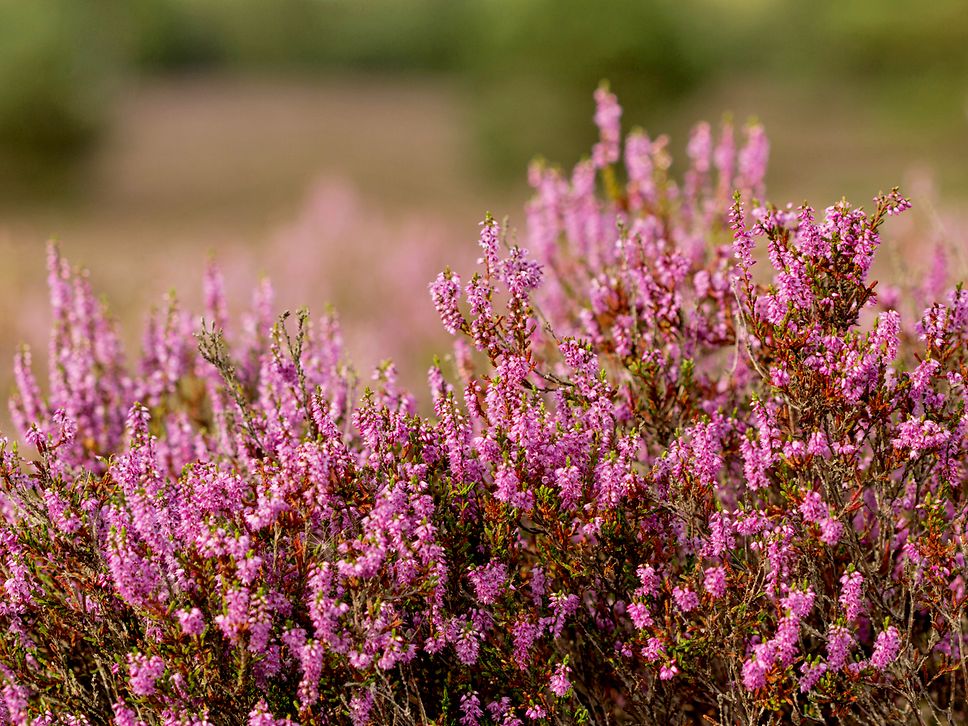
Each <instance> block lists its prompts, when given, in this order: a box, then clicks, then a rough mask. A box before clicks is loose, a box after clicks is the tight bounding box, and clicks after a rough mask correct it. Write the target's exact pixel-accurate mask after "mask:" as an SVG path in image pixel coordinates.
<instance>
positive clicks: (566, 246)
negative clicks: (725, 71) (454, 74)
mask: <svg viewBox="0 0 968 726" xmlns="http://www.w3.org/2000/svg"><path fill="white" fill-rule="evenodd" d="M595 101H596V104H597V110H596V113H595V121H596V124H597V125H598V127H599V130H600V140H599V142H598V143H597V144H596V145H595V147H594V150H593V153H592V157H591V159H589V160H585V161H582V162H580V163H579V164H578V165H577V166H576V167H575V169H574V170H573V171H572V172H571V173H566V172H564V171H562V170H560V169H557V168H554V167H551V166H547V165H544V164H537V163H536V164H535V165H534V166H533V167H532V168H531V169H530V173H529V179H530V181H531V184H532V186H533V187H534V198H533V199H532V201H531V202H530V203H529V204H528V207H527V209H526V216H527V229H526V232H525V233H524V234H522V239H523V240H524V241H525V243H526V247H527V250H526V249H525V246H520V245H518V244H517V243H516V242H515V239H516V237H515V235H514V233H513V232H512V231H511V230H509V229H507V228H506V226H505V225H502V224H499V223H498V222H497V221H496V220H495V219H494V218H492V217H490V216H487V217H486V218H485V220H484V221H483V223H482V224H481V228H480V235H479V242H480V246H481V250H482V253H481V259H480V260H479V269H478V271H477V272H474V273H473V274H471V275H470V276H467V275H466V274H465V276H464V277H461V276H459V275H458V274H456V273H454V272H451V271H449V270H447V271H445V272H443V273H441V275H440V276H439V277H438V278H437V279H436V281H434V282H432V283H431V285H430V301H428V305H429V304H431V303H432V304H433V306H434V307H435V308H436V310H437V311H438V313H439V315H440V318H441V321H442V323H443V326H444V328H445V329H446V330H447V331H448V332H449V333H451V334H452V335H453V336H454V348H453V351H452V353H451V354H449V355H445V356H442V357H441V359H440V360H439V361H436V362H435V363H434V365H433V366H432V367H431V369H430V372H429V375H428V383H429V392H430V395H429V398H428V399H427V400H426V402H425V404H422V403H421V402H420V401H419V399H418V398H417V397H415V396H414V395H412V394H411V393H410V392H408V391H406V390H403V389H402V388H401V386H400V385H399V384H398V382H397V376H396V370H395V368H394V367H393V365H392V364H390V363H386V364H384V365H381V366H380V367H379V368H378V369H377V370H376V371H375V372H374V374H373V378H372V380H371V381H370V382H369V385H367V386H365V387H361V386H360V379H359V378H358V376H357V374H356V373H355V372H354V370H353V369H352V367H351V366H350V365H349V363H348V362H347V361H346V359H345V355H344V353H343V348H342V342H341V333H340V329H339V325H338V323H337V321H336V320H335V318H333V317H331V316H327V317H324V318H322V319H320V320H317V321H316V322H315V323H314V322H312V321H311V319H310V318H309V316H308V314H307V313H302V312H301V313H299V314H298V315H296V316H290V315H288V314H284V315H282V316H281V317H279V318H274V317H273V307H272V306H273V303H272V300H273V298H272V291H271V289H270V288H269V286H268V285H262V286H260V287H259V288H258V289H257V290H256V293H255V297H254V300H253V304H252V308H251V312H249V313H247V314H246V315H244V316H243V317H242V319H241V320H240V321H239V322H238V324H237V327H238V329H239V331H240V332H239V333H238V334H232V333H231V332H230V331H231V330H233V329H235V327H236V324H235V323H233V321H232V320H230V318H229V315H228V314H227V309H228V305H227V302H226V295H225V292H224V286H223V283H222V280H221V277H220V275H219V272H218V270H217V269H216V268H214V267H211V268H209V269H208V271H207V272H206V274H205V278H204V290H205V309H204V311H202V314H201V316H200V317H199V318H198V319H196V318H194V317H192V316H191V315H190V314H188V313H187V312H185V311H183V310H182V309H181V307H180V306H179V304H178V303H177V301H176V300H175V299H174V298H168V299H166V300H165V302H164V305H163V306H162V307H160V308H159V309H158V310H156V311H155V312H154V313H152V315H151V317H150V318H149V320H148V323H147V325H146V328H145V335H144V340H143V346H142V351H141V354H140V356H139V357H137V358H136V359H134V360H131V359H129V358H128V357H127V356H126V354H125V352H124V350H123V349H122V346H121V344H120V339H119V336H118V334H117V332H116V331H115V327H114V325H113V323H112V322H111V319H110V317H109V315H108V313H107V311H106V310H105V308H104V306H103V304H102V303H101V302H99V301H98V299H97V298H96V297H95V296H94V293H93V291H92V290H91V286H90V283H89V278H88V276H87V274H86V273H84V272H82V271H78V270H75V269H73V268H72V267H71V266H70V265H69V264H68V263H67V262H66V261H65V260H64V258H63V257H62V256H61V254H60V252H59V251H58V249H57V248H56V247H51V248H50V252H49V256H48V271H49V286H50V298H51V305H52V311H53V320H54V322H53V326H52V330H51V337H50V350H49V355H48V372H47V381H46V384H45V385H43V386H42V385H41V382H40V381H38V379H37V378H36V376H35V373H34V367H33V361H32V358H31V354H30V352H29V351H28V350H26V349H25V350H23V351H21V352H20V353H19V354H18V355H17V358H16V360H15V363H14V370H15V377H16V391H15V393H14V395H13V397H12V400H11V412H12V415H13V420H14V422H15V425H16V427H17V428H18V434H17V437H16V438H10V439H6V438H5V439H2V443H0V515H2V518H0V581H2V588H0V626H2V627H0V701H2V705H0V723H10V724H27V723H30V724H34V723H36V724H61V723H70V724H101V723H113V724H118V725H120V726H136V725H140V724H146V725H147V724H171V725H175V724H239V723H248V724H251V725H254V726H255V725H258V726H277V725H278V726H281V725H282V724H342V723H346V724H353V725H354V726H362V725H363V724H390V723H393V724H418V723H437V724H444V723H456V724H460V725H461V726H478V725H483V724H502V725H504V726H509V725H512V724H518V725H521V726H523V725H525V724H531V723H535V724H544V723H547V724H572V723H694V722H699V721H701V720H703V719H705V720H708V721H710V722H714V723H767V722H775V723H780V722H788V721H794V722H798V723H825V722H828V721H833V720H850V721H857V722H865V723H881V724H888V723H898V722H901V723H904V722H911V723H923V722H925V721H926V719H927V720H933V721H938V722H947V723H956V722H963V721H964V720H965V719H966V718H968V711H966V706H965V704H966V703H968V692H966V683H968V672H966V661H965V653H964V648H965V636H966V589H965V556H966V545H968V534H966V533H968V494H966V488H968V413H966V409H968V387H966V376H968V293H966V292H965V290H964V289H963V288H961V287H960V286H958V287H955V288H954V289H953V290H951V291H945V289H944V286H943V285H942V284H941V282H940V281H939V280H938V279H935V278H938V275H937V274H936V273H934V272H933V273H932V276H933V277H932V282H931V284H926V285H924V286H923V287H922V288H921V289H920V290H919V291H912V292H910V293H909V295H907V296H906V297H905V296H898V295H893V294H887V295H883V296H878V294H877V292H876V289H875V283H874V282H873V281H871V280H870V279H869V277H870V273H871V270H872V263H873V260H874V256H875V254H876V252H877V249H878V247H879V246H880V243H881V233H882V226H883V224H884V222H885V221H886V219H887V218H888V217H892V216H894V215H896V214H899V213H901V212H904V211H905V210H906V209H907V208H908V207H909V206H910V204H909V202H908V201H907V200H906V199H905V198H904V197H902V196H901V195H900V194H899V193H898V192H897V191H896V190H894V191H891V192H889V193H887V194H881V195H878V196H877V197H876V198H875V200H874V203H873V206H872V207H871V208H870V209H869V210H868V209H864V208H860V207H855V206H852V205H850V204H848V203H847V202H845V201H844V202H840V203H837V204H835V205H833V206H831V207H829V208H828V209H826V210H824V211H823V212H819V213H818V212H817V211H815V210H814V209H812V208H810V207H808V206H806V205H803V206H801V207H793V206H787V207H782V208H778V207H775V206H772V205H770V204H768V203H766V202H765V201H763V194H764V189H765V187H764V179H765V174H766V163H767V156H768V151H769V146H768V142H767V139H766V136H765V134H764V132H763V130H762V128H760V127H759V126H756V125H751V126H749V127H747V128H745V129H735V128H734V127H733V126H732V125H731V124H730V123H728V122H727V123H724V124H723V125H722V127H721V128H720V129H718V130H714V129H713V128H712V127H711V126H710V125H708V124H701V125H699V126H697V127H696V129H695V130H694V132H693V134H692V136H691V138H690V139H689V142H688V145H687V153H686V155H687V157H688V167H687V168H686V169H685V170H683V171H682V173H681V174H673V172H672V167H671V158H670V154H669V142H668V139H666V138H665V137H661V136H660V137H657V138H652V137H650V136H648V135H647V134H646V133H645V132H644V131H639V130H637V131H633V132H632V133H631V134H629V135H628V136H626V137H625V138H624V139H623V137H622V133H621V127H620V121H621V109H620V107H619V105H618V102H617V100H616V99H615V97H614V96H613V95H612V94H611V93H610V92H609V91H608V90H607V89H606V88H604V87H603V88H601V89H599V91H598V92H597V93H596V95H595ZM680 179H681V181H679V180H680ZM901 303H903V304H904V310H905V311H906V310H909V309H913V308H918V309H920V310H923V311H924V312H923V314H922V315H920V317H918V316H917V315H915V316H913V317H910V316H909V315H906V314H902V310H901V307H900V306H901Z"/></svg>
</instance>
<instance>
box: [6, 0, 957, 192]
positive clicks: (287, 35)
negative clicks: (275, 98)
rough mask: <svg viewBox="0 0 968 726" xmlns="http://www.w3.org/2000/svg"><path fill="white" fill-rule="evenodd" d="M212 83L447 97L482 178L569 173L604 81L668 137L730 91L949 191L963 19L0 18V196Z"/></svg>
mask: <svg viewBox="0 0 968 726" xmlns="http://www.w3.org/2000/svg"><path fill="white" fill-rule="evenodd" d="M216 73H217V74H222V75H226V74H231V75H232V76H234V77H236V78H238V77H246V76H249V77H251V76H261V77H263V78H264V77H266V76H272V77H274V78H287V79H300V80H301V81H302V82H307V83H308V82H311V80H312V79H314V78H315V79H319V78H321V77H333V76H338V75H346V74H365V75H367V76H369V77H371V78H383V79H386V80H387V81H388V82H390V83H395V84H406V83H407V80H408V79H413V78H414V77H423V78H436V79H447V81H448V82H449V83H450V86H451V88H452V89H453V90H454V91H455V93H456V94H457V95H458V96H459V102H460V104H461V105H462V107H463V109H464V111H465V112H466V121H467V123H468V128H469V130H470V131H471V133H472V146H473V148H472V151H473V154H474V163H476V164H478V165H479V169H480V171H481V172H482V173H485V174H490V175H492V178H494V177H496V178H498V179H501V178H502V177H504V178H507V177H509V176H513V175H516V176H518V177H519V176H520V173H521V169H522V168H523V165H524V164H525V162H526V161H527V160H528V158H529V157H530V156H532V155H534V154H536V153H538V154H542V155H545V156H547V157H549V158H552V159H556V160H561V161H562V162H566V163H567V162H572V161H574V160H575V159H576V158H577V156H578V155H579V154H580V153H581V150H583V149H586V148H587V145H588V143H589V140H590V138H591V136H592V130H591V128H590V125H589V123H588V119H589V105H590V103H589V97H590V92H591V89H593V88H594V87H595V86H596V85H597V83H598V82H599V81H600V80H601V79H603V78H607V79H609V80H610V82H611V84H612V87H613V88H614V89H615V90H616V91H617V92H618V93H619V95H620V98H621V100H622V103H623V105H624V106H625V109H626V117H627V118H630V119H634V120H635V122H636V123H638V124H643V125H645V126H647V127H649V128H652V127H653V126H654V125H655V124H663V130H665V127H667V126H668V127H671V130H674V131H679V130H681V127H683V126H685V125H686V123H688V122H687V121H686V120H685V119H684V117H683V116H682V112H683V111H692V110H693V109H694V108H695V107H696V101H697V99H704V98H708V99H710V100H715V101H716V102H718V103H725V104H726V106H727V107H724V108H722V109H718V110H717V111H716V113H719V112H721V111H729V110H734V111H735V110H737V109H736V108H732V107H733V106H734V105H735V106H739V107H740V108H739V110H740V111H744V112H745V111H747V110H750V109H747V108H745V106H746V105H747V104H748V103H749V99H748V96H746V95H744V93H743V91H744V89H745V91H746V92H747V93H748V92H749V91H750V90H752V91H754V97H756V92H757V91H758V92H760V93H767V92H769V93H772V95H769V96H768V97H767V98H766V99H765V100H764V102H763V105H764V106H767V107H765V108H762V109H758V110H757V109H753V110H755V111H757V112H758V113H759V114H760V115H764V116H776V117H777V118H779V119H780V120H782V121H783V122H784V123H789V119H787V118H786V117H784V116H783V115H782V114H783V106H784V105H787V104H791V105H792V106H793V107H794V110H795V112H796V114H797V115H805V116H806V117H805V118H803V119H802V121H801V123H802V124H803V125H804V126H805V127H806V126H815V125H818V124H819V125H821V126H822V125H824V120H825V119H829V118H837V117H838V116H841V115H844V114H845V113H846V114H848V115H849V114H850V112H851V111H854V110H855V108H854V106H856V110H862V111H863V115H864V118H865V119H867V123H868V126H869V128H867V129H865V133H868V134H869V135H870V136H871V137H876V138H873V140H866V141H865V140H864V139H859V140H858V143H861V144H864V143H867V144H868V145H873V144H875V143H876V142H877V140H878V139H880V138H882V137H885V136H892V135H893V137H894V141H896V143H897V145H898V147H899V150H902V151H903V150H905V149H911V148H923V149H925V150H926V153H925V157H926V158H927V159H929V160H931V161H936V162H937V164H938V166H939V167H940V168H938V173H939V174H940V175H941V177H942V178H943V180H944V182H945V186H949V185H950V186H951V188H952V191H957V192H963V191H964V189H965V181H966V179H965V172H964V170H963V168H962V169H961V170H959V169H957V168H954V167H956V166H958V165H960V166H961V167H964V164H963V163H961V162H964V161H965V155H964V152H965V149H966V146H965V142H964V138H965V135H966V134H965V132H966V123H965V122H966V108H968V7H966V5H965V3H964V0H932V1H931V2H928V3H914V2H908V1H906V0H857V1H855V2H848V3H844V2H841V1H837V0H819V1H817V2H810V3H803V2H785V1H783V0H602V1H598V2H589V1H587V0H272V2H268V1H267V0H128V1H127V2H122V1H121V0H30V1H29V2H23V0H0V158H2V160H3V169H4V174H3V176H4V179H3V183H4V185H5V186H6V188H7V189H10V188H12V187H19V188H20V190H24V189H29V187H30V186H31V185H40V187H41V188H42V189H44V191H45V192H47V191H49V190H50V187H49V186H47V187H44V184H48V185H49V184H51V183H55V184H56V183H59V182H64V181H67V180H70V174H71V173H72V172H74V171H75V170H76V168H72V165H74V164H76V163H77V162H80V161H83V160H84V158H85V156H86V155H89V154H91V153H92V152H94V151H96V149H97V148H98V144H100V143H102V142H103V140H104V138H105V137H106V136H109V135H110V134H111V133H112V125H113V124H116V123H118V122H119V121H118V119H117V118H116V113H115V111H116V109H117V104H118V100H119V98H121V97H123V96H124V94H125V93H127V92H130V90H131V88H132V85H133V84H136V83H137V82H139V81H143V80H144V79H158V78H165V77H168V78H172V77H179V76H181V77H184V76H186V75H188V74H191V75H195V76H198V75H202V74H208V75H211V74H216ZM736 88H738V89H740V90H739V93H737V95H736V96H735V100H734V101H733V103H730V101H731V98H730V97H729V94H728V92H727V93H726V95H725V97H723V96H724V89H726V90H727V91H731V90H734V89H736ZM767 101H768V102H767ZM701 105H702V104H700V106H701ZM677 112H678V113H677ZM388 121H392V120H391V119H388ZM121 122H122V123H123V120H122V121H121ZM776 131H777V129H774V133H775V132H776ZM780 131H782V129H780ZM844 132H845V133H849V132H850V129H849V128H848V129H844ZM945 146H947V147H948V149H947V152H945V153H942V154H940V155H939V158H938V159H936V160H935V159H931V157H930V155H931V152H932V151H935V150H941V149H943V147H945ZM952 146H953V147H954V148H952ZM952 151H958V152H961V153H960V158H959V157H958V156H956V155H955V154H951V153H950V152H952ZM954 162H958V164H956V163H954ZM949 163H950V164H951V166H950V167H949ZM784 173H786V172H785V170H784ZM74 181H75V182H76V178H75V179H74Z"/></svg>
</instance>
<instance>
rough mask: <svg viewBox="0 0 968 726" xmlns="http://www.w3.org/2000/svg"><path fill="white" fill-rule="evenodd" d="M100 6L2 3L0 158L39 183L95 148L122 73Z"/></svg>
mask: <svg viewBox="0 0 968 726" xmlns="http://www.w3.org/2000/svg"><path fill="white" fill-rule="evenodd" d="M109 17H110V16H109V14H108V13H105V12H104V10H103V9H102V8H101V7H99V5H98V4H97V3H90V4H88V3H79V2H73V1H72V0H30V1H29V2H23V1H22V0H0V155H2V159H3V161H4V163H3V166H4V167H6V169H5V172H4V174H5V175H7V176H17V177H20V178H23V177H27V178H28V179H33V178H34V177H36V176H37V175H41V174H42V173H43V172H44V171H45V170H47V169H49V168H50V167H52V166H55V167H63V162H64V161H65V160H67V159H73V158H75V157H77V155H78V154H79V153H81V152H82V151H84V150H85V149H87V148H89V147H90V145H91V143H92V142H93V141H94V140H95V139H96V138H97V135H98V133H99V131H100V130H101V129H102V128H103V125H104V123H105V120H106V113H107V110H108V104H107V99H108V97H109V91H110V84H111V77H112V75H113V74H114V73H115V72H116V69H117V67H118V63H117V54H116V52H115V50H116V49H115V47H114V46H113V44H112V41H111V37H110V33H109V32H106V31H108V27H109V26H108V25H106V22H107V21H108V20H109Z"/></svg>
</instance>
